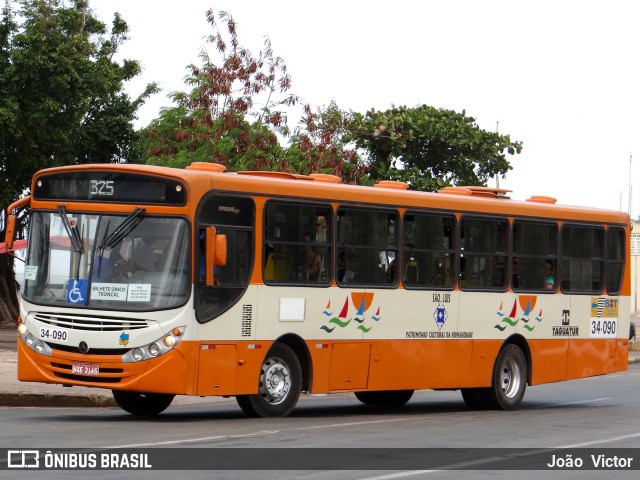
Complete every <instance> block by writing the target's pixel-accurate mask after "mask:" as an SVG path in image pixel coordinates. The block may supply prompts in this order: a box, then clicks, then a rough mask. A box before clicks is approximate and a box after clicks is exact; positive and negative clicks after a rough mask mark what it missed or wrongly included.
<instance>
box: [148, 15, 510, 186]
mask: <svg viewBox="0 0 640 480" xmlns="http://www.w3.org/2000/svg"><path fill="white" fill-rule="evenodd" d="M219 18H220V19H221V20H222V21H223V23H224V25H225V27H226V28H225V29H224V31H223V30H222V29H221V28H220V27H219V26H218V24H217V22H216V18H215V16H214V14H213V12H212V11H211V10H210V11H209V12H207V20H208V21H209V23H210V25H211V27H212V30H213V33H212V35H211V36H210V37H209V39H208V41H209V45H210V46H211V47H212V50H215V51H216V52H217V56H216V58H214V57H212V56H210V55H209V53H208V51H207V50H203V51H202V53H201V55H200V58H201V61H202V64H201V65H200V66H195V65H190V66H189V67H188V70H189V75H188V76H187V79H186V82H185V83H186V84H187V85H188V86H190V87H191V91H190V92H188V93H182V92H177V93H174V94H173V95H172V99H173V101H174V103H175V104H176V105H175V106H174V107H171V108H167V109H165V110H163V111H162V113H161V114H160V117H159V118H158V119H156V120H154V121H153V122H152V123H151V125H149V127H148V128H147V129H145V131H144V132H143V137H144V148H145V151H146V152H147V156H148V157H149V158H148V163H152V164H158V165H170V166H175V167H185V166H187V165H188V164H190V163H191V162H194V161H201V162H202V161H204V162H207V161H209V162H216V163H221V164H223V165H226V166H227V167H228V169H229V170H232V171H238V170H280V171H285V172H293V173H298V174H310V173H316V172H319V173H329V174H333V175H337V176H339V177H341V178H342V181H343V182H347V183H360V184H372V183H374V182H375V181H377V180H382V179H392V180H401V181H404V182H408V183H409V184H410V186H411V188H413V189H416V190H437V189H439V188H441V187H443V186H446V185H450V184H457V185H483V184H486V182H487V181H488V179H489V178H490V177H492V176H495V175H504V174H505V173H506V172H507V171H508V170H509V169H511V166H510V165H509V162H508V161H507V159H506V154H510V155H512V154H514V153H516V152H517V153H520V150H521V148H522V144H521V143H519V142H512V141H511V140H510V138H509V136H508V135H499V134H497V133H492V132H487V131H484V130H482V129H480V128H479V127H478V125H476V123H475V119H473V118H471V117H467V116H466V114H465V112H464V111H463V112H462V113H458V112H454V111H451V110H440V109H436V108H434V107H429V106H426V105H423V106H419V107H416V108H407V107H397V108H396V107H393V108H391V109H389V110H387V111H383V112H377V111H375V110H371V111H369V112H367V113H366V114H360V113H354V112H344V111H342V110H340V109H339V108H338V106H337V105H336V104H335V103H331V104H330V105H329V106H328V107H323V108H318V109H317V110H315V111H313V110H312V108H311V107H310V106H309V105H306V106H305V107H304V116H303V118H302V119H301V121H300V124H299V126H298V128H296V129H295V130H294V132H293V134H292V135H291V136H289V134H290V131H289V128H288V126H287V118H286V115H285V107H290V106H292V105H296V104H297V103H298V97H297V96H295V95H291V94H289V93H288V91H289V89H290V87H291V79H290V77H289V75H288V74H287V71H286V67H285V65H284V62H283V61H282V59H281V58H280V57H276V56H274V54H273V51H272V49H271V44H270V42H269V40H268V38H267V39H266V40H265V46H264V49H263V50H261V51H260V52H259V53H258V54H257V55H253V54H251V52H249V50H247V49H246V48H244V47H242V46H240V42H239V40H238V34H237V31H236V23H235V21H234V20H233V18H232V17H231V16H230V15H229V14H227V13H225V12H221V13H220V14H219ZM285 138H288V140H289V145H288V147H286V148H285V147H282V146H281V145H280V140H282V139H285Z"/></svg>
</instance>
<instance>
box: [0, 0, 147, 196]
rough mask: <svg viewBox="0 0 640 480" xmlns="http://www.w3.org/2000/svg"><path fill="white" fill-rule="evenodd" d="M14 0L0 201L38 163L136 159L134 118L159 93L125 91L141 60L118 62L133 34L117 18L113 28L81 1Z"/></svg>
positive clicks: (6, 21) (4, 81) (4, 37)
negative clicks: (121, 48) (130, 93)
mask: <svg viewBox="0 0 640 480" xmlns="http://www.w3.org/2000/svg"><path fill="white" fill-rule="evenodd" d="M16 3H17V4H18V5H19V6H20V10H19V13H18V15H17V16H14V15H13V13H12V11H11V5H12V4H11V3H10V2H9V1H8V0H7V1H6V3H5V7H4V9H3V13H2V23H1V25H0V67H1V68H0V84H1V85H2V89H1V90H0V171H1V172H2V185H1V188H0V192H1V193H0V205H2V206H6V205H7V204H8V203H10V202H11V201H13V200H16V199H17V198H18V197H19V196H20V195H21V194H22V193H23V192H24V191H25V190H27V189H28V187H29V184H30V180H31V177H32V176H33V173H34V172H35V171H37V170H38V169H40V168H45V167H52V166H58V165H69V164H78V163H118V162H126V161H131V160H134V161H135V160H138V161H139V158H135V155H136V151H137V142H138V141H139V138H138V133H137V132H136V131H135V130H134V128H133V123H132V122H133V120H134V119H135V115H136V112H137V110H138V108H139V107H140V106H141V105H142V103H143V102H144V101H145V99H146V98H147V97H148V96H149V95H151V94H152V93H155V92H156V91H157V87H156V86H155V84H150V85H148V86H147V87H146V89H145V91H144V92H143V93H142V94H141V95H140V96H139V97H137V98H135V99H131V98H130V97H129V96H128V95H127V94H125V93H124V92H123V84H124V82H126V81H128V80H131V79H132V78H134V77H135V76H137V75H138V74H139V73H140V65H139V63H138V62H137V61H133V60H124V61H123V62H122V63H118V62H116V61H115V60H114V56H115V54H116V53H117V50H118V47H119V46H120V45H121V44H122V43H123V42H124V41H125V40H126V38H127V37H126V35H127V31H128V27H127V24H126V22H125V21H124V20H123V19H122V18H121V17H120V15H118V14H115V15H114V18H113V23H112V25H111V29H110V32H108V30H107V27H106V25H105V24H104V23H102V22H100V21H99V20H97V19H96V18H95V17H93V15H92V14H91V11H90V10H88V7H87V2H86V1H83V0H72V1H71V2H68V1H67V2H61V1H59V0H47V1H44V0H20V1H19V2H16ZM14 4H15V3H14ZM16 19H19V23H18V21H17V20H16ZM137 155H139V153H138V154H137Z"/></svg>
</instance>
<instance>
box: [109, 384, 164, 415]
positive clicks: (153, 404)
mask: <svg viewBox="0 0 640 480" xmlns="http://www.w3.org/2000/svg"><path fill="white" fill-rule="evenodd" d="M111 392H112V393H113V398H114V399H115V400H116V403H117V404H118V405H119V406H120V408H122V409H123V410H124V411H125V412H128V413H131V414H133V415H148V416H151V415H158V414H159V413H161V412H164V411H165V410H166V409H167V407H168V406H169V405H171V402H172V401H173V398H174V397H175V395H170V394H167V393H139V392H129V391H126V390H112V391H111Z"/></svg>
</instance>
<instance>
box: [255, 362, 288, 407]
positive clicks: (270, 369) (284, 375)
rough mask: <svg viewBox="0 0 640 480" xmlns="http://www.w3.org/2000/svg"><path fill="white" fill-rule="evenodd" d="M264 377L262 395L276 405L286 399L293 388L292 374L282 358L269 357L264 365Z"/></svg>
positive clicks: (261, 386) (261, 388)
mask: <svg viewBox="0 0 640 480" xmlns="http://www.w3.org/2000/svg"><path fill="white" fill-rule="evenodd" d="M262 379H263V381H262V383H261V385H260V394H261V395H262V397H263V398H264V399H265V400H266V401H267V402H269V403H271V404H274V405H277V404H278V403H280V402H282V401H284V399H285V398H286V397H287V394H288V393H289V390H290V389H291V376H290V374H289V369H288V367H287V365H286V364H285V363H284V362H283V361H282V360H280V359H277V358H271V359H269V360H268V361H266V362H265V363H264V365H263V373H262Z"/></svg>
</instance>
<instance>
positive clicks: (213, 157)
mask: <svg viewBox="0 0 640 480" xmlns="http://www.w3.org/2000/svg"><path fill="white" fill-rule="evenodd" d="M220 19H221V20H222V21H223V22H224V24H225V26H226V31H223V30H221V29H220V27H219V26H218V23H217V21H216V17H215V15H214V13H213V11H212V10H209V11H208V12H207V21H208V22H209V24H210V25H211V28H212V31H213V33H212V34H211V35H210V36H209V38H208V41H207V42H208V44H209V45H210V46H211V47H212V49H213V50H214V51H215V52H217V58H215V59H214V58H212V57H211V56H210V54H209V52H208V50H207V49H206V48H205V49H203V50H202V52H201V53H200V59H201V61H202V64H201V65H199V66H196V65H189V66H188V70H189V75H188V76H187V78H186V80H185V83H186V84H187V85H189V86H190V87H192V90H191V91H190V92H188V93H184V92H174V93H173V94H172V95H171V97H172V100H173V102H174V103H175V104H176V105H175V106H174V107H171V108H166V109H164V110H163V111H162V112H161V114H160V117H159V118H158V119H156V120H154V121H153V122H152V123H151V124H150V125H149V126H148V127H147V128H146V129H144V130H143V132H142V135H143V139H144V147H145V151H146V153H147V157H148V159H147V162H148V163H151V164H156V165H169V166H175V167H185V166H187V165H189V164H190V163H192V162H194V161H199V162H207V161H209V162H216V163H221V164H223V165H226V166H228V167H229V169H230V170H263V169H264V170H270V169H283V168H285V169H286V165H285V164H284V162H283V161H282V160H281V158H282V148H281V147H280V144H279V142H278V138H277V136H278V135H281V136H286V135H287V134H288V129H287V125H286V116H285V115H284V112H283V111H282V109H283V108H284V107H287V106H292V105H295V104H296V103H297V102H298V98H297V97H296V96H295V95H292V94H288V93H287V92H288V90H289V89H290V86H291V79H290V77H289V75H288V73H287V70H286V66H285V65H284V62H283V61H282V59H281V58H280V57H277V56H275V55H274V53H273V51H272V49H271V44H270V42H269V39H268V38H267V39H266V40H265V44H264V49H263V50H261V51H260V52H259V53H258V54H257V55H254V54H252V53H251V52H250V51H249V50H247V49H246V48H243V47H242V46H240V43H239V41H238V36H237V32H236V24H235V21H234V20H233V18H232V17H231V16H230V15H228V14H227V13H225V12H222V13H220Z"/></svg>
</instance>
